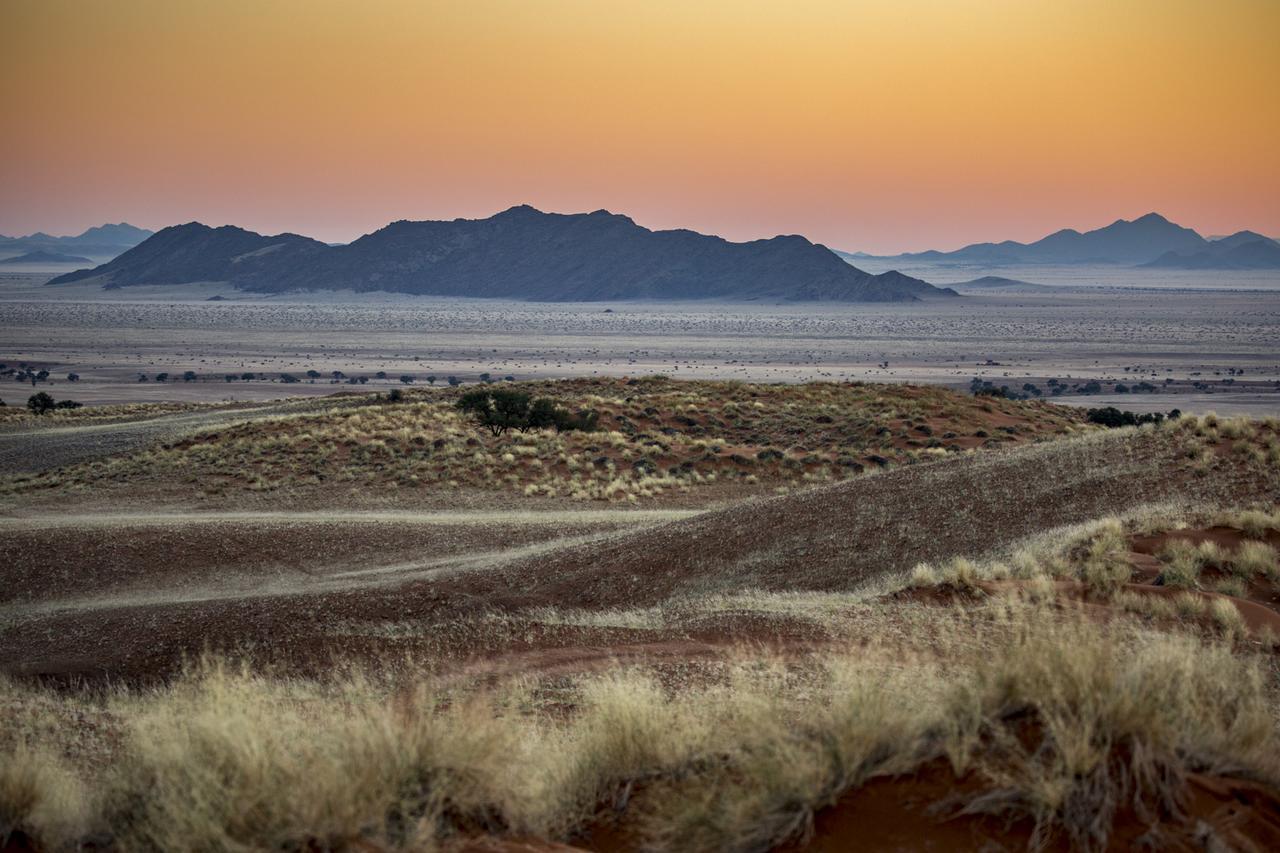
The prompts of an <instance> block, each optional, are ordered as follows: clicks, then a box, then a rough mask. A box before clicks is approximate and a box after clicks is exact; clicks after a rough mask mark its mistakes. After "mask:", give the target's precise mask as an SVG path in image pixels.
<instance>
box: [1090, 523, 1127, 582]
mask: <svg viewBox="0 0 1280 853" xmlns="http://www.w3.org/2000/svg"><path fill="white" fill-rule="evenodd" d="M1132 574H1133V567H1132V566H1131V565H1130V564H1129V540H1128V537H1127V536H1126V535H1125V529H1124V525H1123V524H1122V523H1121V522H1120V520H1119V519H1116V518H1109V519H1105V520H1103V521H1102V522H1101V524H1100V526H1099V527H1098V529H1097V532H1096V533H1095V534H1094V535H1093V538H1092V539H1091V540H1090V542H1089V545H1088V548H1087V550H1086V552H1085V554H1084V556H1083V559H1082V560H1081V563H1080V579H1081V580H1083V581H1084V583H1085V585H1086V586H1087V587H1088V588H1089V591H1090V592H1092V593H1093V594H1094V595H1098V596H1101V597H1103V598H1110V597H1112V596H1113V595H1115V593H1116V592H1117V591H1118V590H1119V589H1120V588H1121V587H1122V586H1124V584H1125V583H1127V582H1128V581H1129V578H1130V576H1131V575H1132Z"/></svg>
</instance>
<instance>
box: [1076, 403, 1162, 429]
mask: <svg viewBox="0 0 1280 853" xmlns="http://www.w3.org/2000/svg"><path fill="white" fill-rule="evenodd" d="M1175 413H1176V414H1175ZM1181 414H1182V413H1181V412H1179V411H1178V410H1177V409H1174V410H1173V411H1172V412H1170V413H1169V417H1170V418H1177V417H1179V416H1181ZM1164 417H1165V416H1164V415H1163V414H1161V413H1160V412H1147V413H1145V414H1141V415H1140V414H1137V413H1136V412H1123V411H1121V410H1120V409H1117V408H1116V407H1115V406H1107V407H1106V408H1102V409H1090V410H1089V412H1088V418H1089V423H1094V424H1101V425H1102V426H1104V427H1107V428H1108V429H1115V428H1116V427H1125V426H1141V425H1142V424H1158V423H1160V422H1161V421H1163V420H1164Z"/></svg>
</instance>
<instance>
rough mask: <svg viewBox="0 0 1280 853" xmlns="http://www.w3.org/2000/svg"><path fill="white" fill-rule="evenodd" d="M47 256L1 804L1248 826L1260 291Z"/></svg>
mask: <svg viewBox="0 0 1280 853" xmlns="http://www.w3.org/2000/svg"><path fill="white" fill-rule="evenodd" d="M42 282H43V278H42V277H40V276H37V275H33V274H25V273H23V274H17V273H15V274H9V275H7V276H6V277H4V278H3V280H2V281H0V326H3V329H4V338H3V340H0V350H2V351H0V362H4V367H0V370H7V371H9V373H8V374H6V376H5V378H6V379H7V380H8V381H6V382H5V383H4V384H2V385H0V397H3V398H4V399H5V402H6V403H8V405H7V406H5V407H2V408H0V670H2V673H0V677H2V679H3V680H2V681H0V713H2V714H3V716H4V719H5V726H4V728H3V729H2V730H0V750H3V753H0V756H2V757H3V767H0V838H3V839H7V840H6V841H4V842H3V843H5V844H6V845H8V846H6V847H5V849H6V850H9V849H14V850H44V851H52V850H61V849H76V848H78V847H81V848H83V847H86V846H87V847H88V848H90V849H99V850H101V849H108V850H120V851H132V850H174V849H193V850H196V849H199V850H259V849H263V850H267V849H270V850H282V849H289V850H303V849H305V850H361V851H370V850H393V849H400V850H427V849H439V848H445V849H451V850H506V851H553V850H561V851H567V850H570V849H585V850H639V849H669V850H766V849H780V850H801V849H804V850H844V849H850V848H851V847H854V848H857V849H877V850H881V849H887V850H919V849H973V850H978V849H983V850H996V849H1008V850H1020V849H1053V850H1057V849H1062V850H1066V849H1081V850H1096V849H1115V850H1120V849H1132V848H1134V847H1136V846H1142V845H1145V846H1147V847H1148V848H1152V849H1171V850H1204V849H1209V850H1228V849H1235V850H1246V851H1248V850H1267V849H1276V847H1277V846H1280V728H1278V726H1280V720H1278V719H1277V710H1276V709H1277V708H1280V702H1278V701H1277V698H1278V697H1280V667H1278V665H1277V661H1280V657H1278V655H1280V565H1278V564H1277V553H1276V549H1277V547H1280V514H1277V501H1278V500H1280V426H1278V425H1277V421H1276V419H1275V417H1274V416H1275V414H1276V413H1277V412H1280V357H1278V356H1277V352H1276V349H1275V342H1276V340H1277V339H1280V291H1277V290H1273V289H1269V288H1268V287H1266V286H1260V287H1244V286H1242V287H1240V288H1238V289H1231V288H1226V289H1221V290H1220V291H1218V292H1214V293H1213V298H1212V299H1211V300H1210V299H1206V291H1205V290H1203V289H1195V288H1179V287H1172V288H1157V287H1128V288H1124V287H1119V286H1113V287H1103V288H1094V287H1079V286H1075V285H1062V286H1055V287H1050V288H1047V289H1045V288H1040V289H1034V288H1033V289H1027V290H1015V291H1012V292H1003V291H1002V292H999V293H989V292H974V293H971V294H968V295H966V296H965V297H964V298H962V299H961V300H959V301H949V302H945V303H934V302H926V303H916V304H912V305H910V307H906V306H903V305H861V306H857V307H842V306H830V307H825V306H824V308H823V309H822V310H820V311H819V310H815V309H814V308H813V307H812V306H809V307H803V306H796V305H759V304H735V305H718V304H701V303H695V304H683V305H667V304H646V303H617V304H568V305H554V304H553V305H548V304H533V303H498V302H481V301H474V300H473V301H467V300H453V301H449V300H434V301H433V300H428V299H423V298H416V299H411V298H400V297H391V296H381V297H372V298H370V297H361V298H360V300H359V301H357V300H355V299H354V297H352V296H350V295H347V296H341V295H338V296H333V295H330V296H327V297H323V298H322V297H319V296H316V295H314V294H309V295H302V294H298V295H290V296H284V297H272V298H263V297H252V296H249V295H246V294H243V293H240V292H237V291H230V290H228V289H227V288H225V287H221V286H216V285H210V286H186V287H184V288H181V289H178V288H151V287H137V288H129V289H128V290H127V292H109V293H104V292H102V291H95V290H89V289H85V288H80V289H76V288H75V287H66V288H45V287H43V286H42ZM1255 284H1256V282H1255ZM1264 284H1265V283H1264ZM214 297H218V298H216V299H215V298H214ZM37 369H44V370H48V371H49V373H48V376H47V377H46V378H44V379H43V380H38V381H37V384H36V386H31V385H30V384H28V381H26V380H29V378H30V375H31V373H32V372H34V371H35V370H37ZM69 373H75V374H77V379H76V381H69V380H68V378H67V374H69ZM20 374H21V375H22V376H24V377H26V380H24V381H14V380H15V379H17V378H18V376H19V375H20ZM144 376H145V381H144V380H142V377H144ZM451 377H452V378H453V380H452V381H451ZM484 379H487V380H489V383H486V382H484V381H482V380H484ZM975 380H976V382H977V384H973V383H974V382H975ZM983 382H986V383H990V384H989V387H988V391H990V390H991V389H993V388H994V389H999V388H1001V387H1002V386H1004V387H1007V388H1008V390H1009V392H1011V396H1014V397H1024V398H1025V399H1007V398H1006V397H1004V396H1001V395H1000V394H996V395H992V394H990V393H984V394H981V395H977V396H975V395H974V394H973V391H974V389H975V388H979V387H980V386H981V384H982V383H983ZM476 389H488V390H489V391H490V392H493V391H503V390H505V391H514V392H516V393H517V394H527V395H528V396H529V398H531V399H534V400H536V399H539V398H541V399H544V400H546V401H547V402H546V404H545V406H546V408H547V411H551V410H555V411H559V412H563V413H565V415H566V417H567V416H568V415H569V414H571V413H579V415H578V416H581V415H582V413H587V412H591V413H594V416H593V417H594V418H595V421H594V426H595V428H594V429H587V430H583V429H575V428H570V427H566V428H565V430H564V431H561V430H560V428H558V427H557V428H552V427H551V426H550V422H546V423H544V424H543V425H542V426H538V427H534V428H529V429H510V430H507V431H499V432H501V434H497V435H495V434H493V432H494V431H492V430H488V429H485V428H482V427H481V425H480V424H478V423H477V422H476V420H475V416H474V415H473V414H468V413H467V412H466V411H463V410H460V409H459V408H458V403H459V401H460V400H462V399H464V397H465V395H467V394H468V393H474V392H475V391H476ZM1029 389H1030V390H1029ZM37 391H44V392H46V393H48V394H50V395H51V396H52V397H53V398H54V399H74V400H76V401H78V402H81V403H84V404H86V405H84V406H83V407H81V408H72V409H55V410H53V411H51V412H48V413H45V414H41V415H36V414H32V413H31V412H29V411H27V409H26V407H25V405H24V403H25V401H26V398H27V397H28V396H29V395H30V394H32V393H35V392H37ZM1064 404H1066V405H1064ZM1104 405H1114V406H1118V407H1119V408H1122V409H1125V410H1130V411H1135V412H1160V413H1166V412H1168V411H1169V410H1170V409H1174V408H1177V409H1180V410H1181V411H1182V412H1183V413H1184V414H1183V416H1182V417H1180V418H1176V419H1165V420H1163V421H1162V422H1160V423H1155V424H1146V425H1143V426H1137V427H1132V426H1131V427H1125V428H1120V429H1106V428H1103V427H1102V426H1100V425H1098V424H1096V423H1093V422H1091V421H1090V419H1089V418H1088V417H1087V416H1086V409H1087V408H1089V407H1099V406H1104ZM578 416H575V417H578ZM1238 416H1244V417H1238ZM557 423H559V421H557ZM566 423H567V421H566ZM584 423H586V422H585V421H584Z"/></svg>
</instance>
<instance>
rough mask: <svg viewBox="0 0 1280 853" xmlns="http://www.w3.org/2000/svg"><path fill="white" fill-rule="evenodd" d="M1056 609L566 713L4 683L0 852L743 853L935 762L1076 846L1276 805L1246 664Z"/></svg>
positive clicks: (519, 703)
mask: <svg viewBox="0 0 1280 853" xmlns="http://www.w3.org/2000/svg"><path fill="white" fill-rule="evenodd" d="M1055 613H1057V612H1056V611H1051V610H1048V609H1042V608H1037V607H1035V606H1034V605H1025V604H1007V605H1002V607H1001V608H997V609H993V611H992V614H991V619H990V621H989V624H988V625H987V629H988V630H990V631H992V632H994V633H996V634H998V635H999V636H1001V637H1002V640H1001V643H1002V646H1003V649H1004V654H1002V655H989V654H968V655H966V654H959V655H955V654H949V655H946V656H944V657H941V658H933V659H930V658H924V659H921V660H916V661H911V662H909V665H907V666H902V665H901V663H902V662H901V661H898V662H897V663H895V664H874V663H870V662H869V661H872V660H876V658H875V656H869V655H867V654H866V653H865V651H864V650H851V651H850V652H847V653H846V652H840V651H833V652H827V653H823V654H821V655H818V656H816V657H814V658H810V659H806V660H804V661H801V662H796V661H791V662H789V663H784V662H782V661H780V660H763V661H762V660H760V659H759V658H757V659H755V660H751V661H745V660H744V661H743V662H742V663H740V664H738V665H736V666H733V667H731V668H729V669H728V670H727V671H726V672H725V673H724V674H723V677H720V678H717V679H713V680H711V681H709V682H708V683H706V684H703V685H700V686H696V687H687V688H686V689H681V690H675V691H673V690H671V689H669V688H668V687H664V686H663V685H662V684H660V683H659V682H658V681H655V680H654V679H653V678H652V677H651V676H649V675H647V674H645V673H644V672H640V671H632V672H613V673H611V674H608V675H604V676H596V677H587V678H583V679H581V680H579V681H576V682H575V683H574V685H573V687H572V690H571V691H570V693H569V694H568V695H569V696H571V700H570V701H569V702H568V706H567V707H568V709H567V710H566V703H565V701H564V694H562V693H558V694H557V697H558V698H557V700H556V701H555V702H547V701H546V700H545V697H542V694H540V692H539V690H538V689H536V685H532V684H526V685H520V684H516V685H509V686H506V687H503V688H501V689H498V690H492V691H484V692H461V693H460V692H456V691H454V692H450V691H447V690H444V689H443V688H441V687H440V686H438V685H433V684H432V683H431V682H430V681H425V682H420V683H418V684H416V685H414V686H405V685H403V684H399V685H392V684H387V683H382V682H380V681H377V680H370V679H368V678H362V677H352V678H348V679H345V680H342V681H340V682H339V683H336V684H332V683H331V684H317V683H310V682H301V681H296V680H288V679H274V678H271V677H269V676H266V675H262V674H255V673H251V672H248V671H244V670H237V669H233V668H229V667H227V666H225V665H219V664H216V663H209V664H205V665H204V666H203V667H200V668H198V669H196V670H194V671H192V672H191V673H190V674H189V675H188V676H187V677H186V678H184V679H182V680H180V681H178V682H177V683H174V684H172V685H170V686H168V687H166V688H163V689H159V690H156V691H153V692H144V693H119V694H114V695H112V696H109V697H106V698H100V697H99V698H93V697H84V696H77V695H74V694H71V695H67V694H64V695H60V696H52V695H49V694H42V693H39V692H38V691H33V690H29V689H26V688H21V687H18V686H14V685H8V686H7V687H5V688H4V691H3V699H4V703H5V707H6V708H7V709H8V710H9V711H11V712H12V713H10V715H9V722H8V723H6V726H5V729H4V739H3V750H4V753H3V760H0V834H5V833H13V832H22V833H24V834H26V835H27V836H29V837H31V838H33V839H35V840H36V841H37V842H38V843H39V844H41V845H43V846H44V847H45V848H47V849H56V848H58V847H60V846H66V845H70V844H73V843H74V841H75V839H77V838H81V837H84V836H85V835H86V834H89V833H96V834H99V835H101V834H106V835H110V836H111V837H112V838H113V839H114V843H115V844H116V845H117V846H118V847H119V848H120V849H125V850H176V849H187V850H195V849H204V850H261V849H299V848H306V849H331V850H341V849H351V848H352V847H353V846H354V845H357V844H362V843H363V844H373V845H376V846H377V847H379V848H389V849H423V848H430V847H432V846H434V845H437V844H440V843H442V842H445V841H447V840H448V839H450V838H454V837H458V836H468V835H474V834H495V835H505V836H512V837H525V838H527V837H535V838H546V839H572V838H574V837H575V836H576V835H577V834H578V833H581V832H583V831H585V830H588V829H590V828H591V827H592V826H593V825H598V824H599V823H600V821H602V820H606V819H609V820H611V819H613V818H612V816H614V815H621V820H622V821H623V822H624V824H625V825H626V826H627V827H628V831H629V832H631V833H633V834H634V836H635V839H636V843H637V844H641V843H643V844H645V845H648V846H651V847H654V848H657V849H684V850H690V849H693V850H754V849H764V848H767V847H769V846H771V845H774V844H777V843H779V842H782V841H784V840H786V839H803V838H804V837H805V835H806V833H807V832H808V831H809V830H810V828H811V826H812V821H813V818H814V814H815V813H816V812H817V811H818V810H821V809H823V808H825V807H828V806H831V805H833V804H834V803H836V802H837V801H838V800H839V799H840V797H841V796H842V795H844V794H846V793H847V792H849V791H851V790H856V789H857V788H858V787H859V786H860V785H862V784H864V783H865V782H867V781H868V780H869V779H871V778H873V777H876V776H881V775H884V774H902V773H909V772H911V771H913V770H914V769H916V768H918V767H920V766H922V765H923V764H924V763H926V762H929V761H935V760H937V759H943V760H944V761H945V762H946V763H947V765H948V766H949V767H950V768H951V770H952V772H953V773H954V774H955V776H956V777H957V778H966V779H974V780H978V782H979V783H980V784H979V785H978V786H977V787H976V788H975V789H974V793H972V794H971V795H969V796H968V797H967V799H965V800H963V801H960V802H955V803H951V804H949V807H950V808H952V809H954V810H958V811H964V812H968V813H990V814H996V815H1001V816H1003V817H1006V818H1009V819H1011V820H1013V821H1023V822H1026V823H1027V824H1028V825H1030V826H1032V827H1034V829H1033V836H1032V837H1033V842H1034V843H1035V844H1040V843H1041V842H1047V841H1049V840H1052V839H1061V840H1065V841H1068V842H1070V843H1071V844H1072V845H1073V846H1075V847H1078V848H1084V849H1094V848H1098V847H1101V846H1103V845H1104V844H1105V843H1106V839H1107V837H1108V833H1109V831H1110V828H1111V824H1112V819H1113V817H1114V815H1115V814H1116V813H1117V811H1118V810H1121V809H1135V808H1136V809H1137V811H1138V813H1139V814H1140V815H1143V816H1145V819H1147V820H1149V821H1151V822H1153V823H1154V822H1158V821H1160V820H1162V819H1168V818H1169V816H1170V815H1175V814H1177V813H1178V805H1179V803H1180V800H1181V797H1182V796H1183V782H1184V780H1185V777H1186V774H1187V773H1190V772H1210V773H1213V772H1231V773H1235V774H1243V775H1246V776H1248V777H1251V778H1254V779H1256V780H1259V781H1262V782H1264V783H1266V784H1269V785H1272V786H1280V764H1278V763H1277V756H1280V733H1278V731H1277V724H1276V719H1275V716H1274V707H1275V705H1274V701H1275V698H1276V695H1275V684H1274V683H1273V682H1271V681H1269V678H1271V676H1269V675H1268V672H1267V671H1266V669H1265V667H1264V664H1263V663H1262V662H1260V661H1259V660H1254V659H1251V658H1248V657H1243V656H1240V655H1238V654H1236V653H1234V652H1233V651H1232V649H1231V648H1230V647H1228V646H1226V645H1223V644H1219V643H1214V642H1211V641H1205V640H1203V639H1197V638H1195V637H1192V636H1184V635H1167V634H1156V633H1151V632H1147V631H1145V630H1142V629H1140V628H1139V627H1136V626H1135V625H1133V624H1132V623H1127V622H1122V621H1117V622H1114V623H1112V624H1110V625H1109V626H1100V625H1098V624H1096V623H1094V622H1091V621H1087V620H1083V619H1080V618H1077V617H1075V616H1072V615H1067V616H1063V615H1062V614H1061V613H1057V615H1055ZM959 624H960V623H957V625H959ZM957 630H959V629H958V628H957ZM540 697H542V698H540ZM15 709H16V711H15ZM86 718H94V719H98V720H99V722H100V725H99V726H98V727H97V729H96V730H98V731H100V732H107V733H110V734H109V735H104V736H103V737H104V739H105V740H106V741H107V742H108V745H107V746H106V747H104V749H105V752H104V753H103V754H101V755H100V756H99V759H98V760H95V761H84V760H80V761H79V763H78V766H76V767H74V768H72V767H71V766H69V765H67V764H66V763H64V760H63V759H62V758H61V757H60V756H61V755H68V754H69V755H72V756H73V757H74V756H76V755H81V754H82V752H80V751H77V750H74V749H69V748H68V744H67V743H66V742H64V741H63V740H61V738H65V737H66V736H67V725H66V724H65V720H71V719H75V720H79V721H81V723H83V721H84V720H85V719H86ZM58 719H63V720H64V723H59V722H57V720H58ZM362 849H368V848H367V847H366V848H362Z"/></svg>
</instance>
